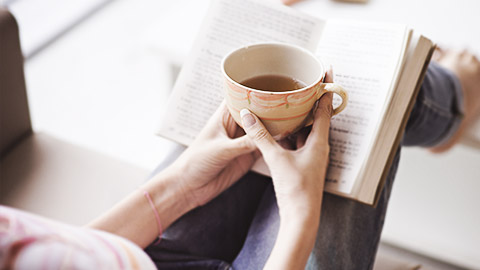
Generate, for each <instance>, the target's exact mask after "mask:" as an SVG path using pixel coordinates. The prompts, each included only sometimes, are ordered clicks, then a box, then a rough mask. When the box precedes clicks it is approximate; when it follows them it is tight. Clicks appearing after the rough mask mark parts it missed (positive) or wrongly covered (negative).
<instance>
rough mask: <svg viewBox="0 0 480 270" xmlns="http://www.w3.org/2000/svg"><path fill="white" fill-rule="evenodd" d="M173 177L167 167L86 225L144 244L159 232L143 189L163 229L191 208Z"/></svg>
mask: <svg viewBox="0 0 480 270" xmlns="http://www.w3.org/2000/svg"><path fill="white" fill-rule="evenodd" d="M176 180H177V179H176V174H174V173H172V172H171V170H168V169H167V170H166V171H164V172H162V173H160V174H158V175H157V176H155V177H154V178H153V179H152V180H150V181H149V182H148V183H146V184H145V185H142V186H141V187H140V188H138V189H137V190H135V191H134V192H132V193H131V194H130V195H129V196H128V197H127V198H125V199H123V200H122V201H120V202H119V203H118V204H117V205H116V206H114V208H112V209H111V210H109V211H108V212H106V213H105V214H103V215H102V216H100V217H99V218H97V219H96V220H94V221H93V222H91V223H90V224H89V225H88V226H89V227H91V228H95V229H99V230H103V231H107V232H110V233H114V234H116V235H120V236H122V237H125V238H127V239H129V240H131V241H133V242H134V243H136V244H137V245H139V246H140V247H141V248H145V247H146V246H148V245H149V244H150V243H151V242H152V241H154V240H155V238H156V237H158V233H159V229H158V225H157V221H156V219H155V214H154V211H153V209H152V207H151V206H150V204H149V202H148V200H147V198H146V197H145V194H144V192H145V191H147V192H148V193H149V194H150V196H151V198H152V201H153V203H154V205H155V208H156V210H157V211H158V214H159V216H160V221H161V226H162V228H163V230H165V229H166V228H167V227H168V226H170V224H172V223H173V222H174V221H175V220H177V219H178V218H179V217H181V216H182V215H184V214H185V213H187V212H188V211H190V210H191V209H192V208H193V206H192V205H191V204H190V203H189V202H188V201H187V200H186V198H185V196H184V191H183V190H182V187H181V186H179V185H178V181H176Z"/></svg>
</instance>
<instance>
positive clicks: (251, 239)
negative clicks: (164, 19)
mask: <svg viewBox="0 0 480 270" xmlns="http://www.w3.org/2000/svg"><path fill="white" fill-rule="evenodd" d="M462 108H463V104H462V92H461V87H460V84H459V82H458V79H457V78H456V77H455V76H454V75H453V74H452V73H451V72H449V71H448V70H446V69H444V68H442V67H440V66H438V65H437V64H435V63H431V64H430V66H429V68H428V71H427V74H426V77H425V79H424V82H423V84H422V87H421V90H420V93H419V95H418V98H417V100H416V103H415V105H414V108H413V111H412V113H411V115H410V118H409V121H408V123H407V127H406V131H405V134H404V137H403V141H402V145H403V146H409V145H411V146H424V147H430V146H435V145H439V144H441V143H442V142H444V141H445V140H448V139H449V138H450V137H451V135H452V134H453V133H454V132H455V131H456V130H457V128H458V125H459V123H460V121H461V119H462V117H463V114H462ZM182 151H183V148H182V147H179V148H178V149H177V150H176V151H175V152H174V153H172V155H171V157H170V158H169V159H168V160H166V161H165V162H164V163H163V164H161V165H160V166H159V168H158V169H157V170H161V169H163V168H164V167H166V166H168V164H169V163H171V162H172V161H173V160H175V158H176V157H177V156H178V155H179V154H180V153H181V152H182ZM399 159H400V148H399V149H398V150H397V152H396V156H395V161H394V163H393V165H392V166H391V168H390V172H389V174H388V177H387V180H386V183H385V186H384V188H383V190H382V193H381V197H380V200H379V203H378V205H377V207H376V208H373V207H370V206H367V205H363V204H360V203H357V202H354V201H352V200H348V199H345V198H342V197H338V196H335V195H331V194H328V193H326V194H325V195H324V198H323V204H322V213H321V219H320V220H321V222H320V227H319V229H318V234H317V239H316V243H315V247H314V249H313V251H312V253H311V255H310V258H309V260H308V264H307V269H371V268H372V267H373V263H374V259H375V254H376V251H377V247H378V243H379V240H380V235H381V232H382V227H383V223H384V220H385V213H386V210H387V206H388V200H389V198H390V193H391V190H392V184H393V181H394V178H395V174H396V171H397V167H398V162H399ZM278 228H279V215H278V207H277V203H276V199H275V193H274V191H273V186H272V182H271V179H269V178H267V177H264V176H261V175H258V174H256V173H252V172H250V173H248V174H246V175H245V176H244V177H243V178H242V179H240V180H239V181H238V182H237V183H236V184H235V185H233V186H232V187H230V188H229V189H228V190H226V191H225V192H223V193H222V194H220V196H218V197H217V198H215V199H214V200H212V201H211V202H209V203H208V204H206V205H204V206H202V207H199V208H196V209H194V210H192V211H191V212H189V213H187V214H186V215H185V216H183V217H182V218H180V219H179V220H177V221H176V222H175V223H174V224H172V225H171V226H170V227H169V228H168V229H167V230H166V231H165V232H164V233H163V236H162V241H161V242H160V243H159V244H158V245H154V244H152V245H150V246H149V247H147V248H146V252H147V253H148V254H149V255H150V257H151V258H152V259H153V261H154V262H155V263H156V265H157V267H158V268H159V269H261V268H262V267H263V266H264V264H265V262H266V261H267V259H268V256H269V255H270V252H271V250H272V248H273V245H274V243H275V239H276V237H277V232H278Z"/></svg>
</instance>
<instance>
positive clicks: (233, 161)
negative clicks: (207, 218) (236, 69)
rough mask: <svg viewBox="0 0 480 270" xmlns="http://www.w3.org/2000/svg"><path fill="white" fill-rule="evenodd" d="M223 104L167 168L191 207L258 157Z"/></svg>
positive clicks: (231, 180) (222, 187)
mask: <svg viewBox="0 0 480 270" xmlns="http://www.w3.org/2000/svg"><path fill="white" fill-rule="evenodd" d="M242 134H244V133H243V130H242V129H241V128H240V127H239V126H238V125H237V124H236V123H235V121H234V120H233V118H232V116H231V115H230V113H229V112H228V109H227V107H226V106H225V103H222V104H221V106H220V107H219V109H218V110H217V111H216V112H215V114H214V115H213V116H212V117H211V118H210V120H209V121H208V123H207V125H206V126H205V128H204V129H203V130H202V132H201V133H200V134H199V135H198V137H197V138H196V139H195V141H194V142H193V143H192V144H191V145H190V146H189V147H188V148H187V149H186V150H185V152H184V153H183V154H182V155H181V156H180V157H179V158H178V159H177V160H176V161H175V163H174V164H173V165H172V166H171V167H170V168H169V169H168V170H171V171H174V173H176V174H177V175H178V178H179V179H178V181H179V184H181V185H182V189H183V190H184V192H185V197H186V199H187V200H188V201H190V202H191V203H192V204H193V207H196V206H199V205H203V204H205V203H207V202H209V201H210V200H211V199H213V198H215V197H216V196H217V195H219V194H220V193H221V192H222V191H224V190H225V189H227V188H228V187H230V186H231V185H232V184H233V183H235V182H236V181H237V180H238V179H239V178H240V177H241V176H243V175H244V174H245V173H247V172H248V171H249V170H250V168H251V166H252V165H253V163H254V161H255V160H256V158H257V157H258V156H259V153H258V152H255V150H256V146H255V144H254V143H253V142H252V141H251V140H250V138H248V137H247V136H246V135H243V136H241V137H239V136H240V135H242Z"/></svg>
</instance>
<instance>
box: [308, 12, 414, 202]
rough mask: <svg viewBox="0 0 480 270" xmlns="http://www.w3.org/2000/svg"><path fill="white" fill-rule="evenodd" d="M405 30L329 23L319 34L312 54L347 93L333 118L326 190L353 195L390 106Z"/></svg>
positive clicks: (381, 25) (401, 26) (370, 24)
mask: <svg viewBox="0 0 480 270" xmlns="http://www.w3.org/2000/svg"><path fill="white" fill-rule="evenodd" d="M407 30H408V29H407V28H406V26H405V25H397V24H376V23H375V24H374V23H366V22H345V21H328V23H327V26H326V27H325V29H324V32H323V35H322V38H321V40H320V42H319V46H318V48H317V55H318V56H319V57H320V58H322V59H323V61H324V62H326V63H327V65H328V64H330V65H332V67H333V71H334V80H335V83H339V84H340V85H342V86H343V87H344V88H345V89H346V90H347V92H348V94H349V103H348V105H347V108H346V109H345V110H344V111H343V112H342V113H340V114H339V115H337V116H334V117H333V118H332V124H331V128H330V164H329V168H328V172H327V177H326V187H325V188H326V190H327V191H330V192H332V193H344V194H350V193H352V189H353V187H354V185H355V181H356V180H357V178H358V176H359V173H360V171H361V169H362V166H363V164H364V163H365V162H366V160H367V159H368V156H369V149H371V146H372V143H373V141H374V138H375V134H376V132H377V128H378V126H379V124H380V122H381V120H382V116H383V114H384V110H385V108H386V107H387V106H388V105H389V101H390V97H391V94H392V89H393V88H394V86H395V83H396V81H397V79H396V78H397V77H398V74H399V69H400V66H401V62H402V59H403V55H404V52H405V48H406V45H407V44H406V43H407V42H406V41H407V40H408V38H407V37H408V35H407V34H408V31H407ZM335 102H338V101H335ZM335 102H334V103H335Z"/></svg>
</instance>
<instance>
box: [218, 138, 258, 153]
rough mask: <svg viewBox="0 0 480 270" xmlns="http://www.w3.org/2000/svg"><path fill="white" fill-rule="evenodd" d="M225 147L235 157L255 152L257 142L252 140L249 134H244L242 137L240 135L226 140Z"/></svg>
mask: <svg viewBox="0 0 480 270" xmlns="http://www.w3.org/2000/svg"><path fill="white" fill-rule="evenodd" d="M225 149H226V151H227V152H229V153H230V156H231V157H232V158H233V157H236V156H240V155H243V154H247V153H250V152H253V151H254V150H256V149H257V146H256V145H255V143H254V142H253V141H252V139H251V138H250V137H248V136H247V135H244V136H242V137H239V138H236V139H233V140H228V141H227V142H226V146H225Z"/></svg>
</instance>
